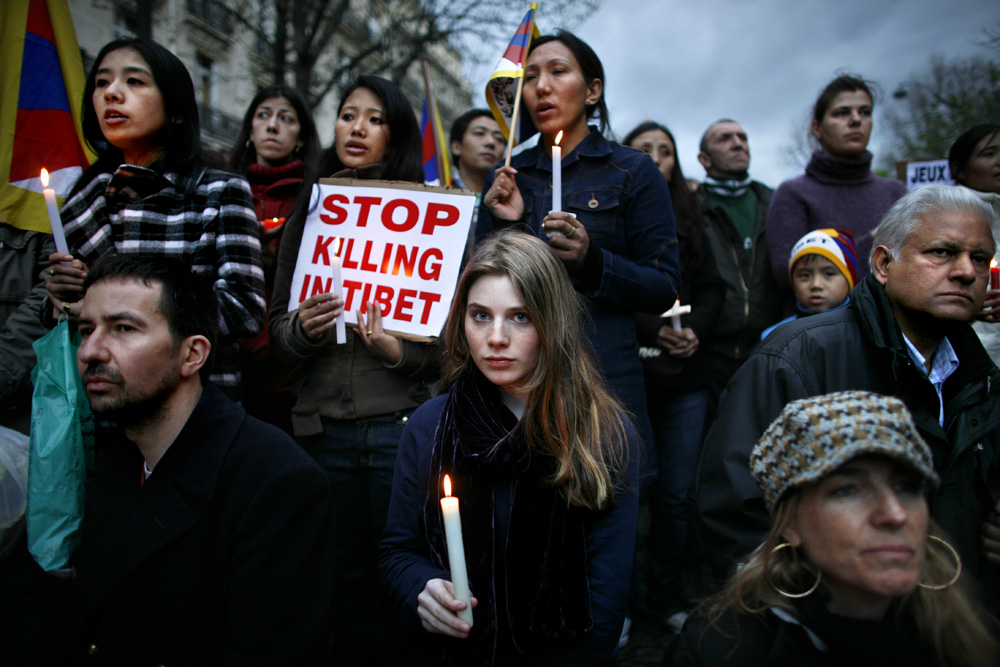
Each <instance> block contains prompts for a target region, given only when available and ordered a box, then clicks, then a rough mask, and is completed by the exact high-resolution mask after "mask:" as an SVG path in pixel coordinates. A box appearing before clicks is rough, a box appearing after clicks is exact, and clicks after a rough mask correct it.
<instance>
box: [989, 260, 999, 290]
mask: <svg viewBox="0 0 1000 667" xmlns="http://www.w3.org/2000/svg"><path fill="white" fill-rule="evenodd" d="M990 289H1000V267H998V266H997V260H996V259H992V260H990Z"/></svg>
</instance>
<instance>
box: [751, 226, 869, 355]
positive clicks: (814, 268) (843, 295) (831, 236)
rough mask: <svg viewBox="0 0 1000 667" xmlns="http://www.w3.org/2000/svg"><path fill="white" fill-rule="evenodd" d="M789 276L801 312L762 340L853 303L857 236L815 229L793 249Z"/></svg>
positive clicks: (774, 327) (769, 330)
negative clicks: (795, 322)
mask: <svg viewBox="0 0 1000 667" xmlns="http://www.w3.org/2000/svg"><path fill="white" fill-rule="evenodd" d="M788 275H789V280H790V282H791V283H792V289H793V290H794V291H795V301H796V304H795V306H796V309H797V310H798V313H797V314H795V315H792V316H791V317H788V318H786V319H784V320H782V321H780V322H778V323H777V324H775V325H774V326H772V327H769V328H767V329H765V330H764V332H763V333H762V334H761V336H760V338H761V340H764V339H765V338H767V335H768V334H770V333H771V332H772V331H774V330H775V329H777V328H778V327H780V326H781V325H782V324H785V323H786V322H791V321H792V320H797V319H798V318H800V317H806V316H808V315H815V314H816V313H822V312H826V311H828V310H838V309H840V308H843V307H845V306H846V305H847V304H848V303H850V298H849V297H848V294H849V293H850V291H851V290H852V289H854V285H855V283H857V281H858V253H857V250H856V249H855V247H854V236H853V235H852V234H851V233H850V232H849V231H846V230H843V229H814V230H813V231H811V232H809V233H808V234H806V235H805V236H803V237H802V238H801V239H799V240H798V242H797V243H796V244H795V245H794V246H793V247H792V254H791V256H790V257H789V259H788Z"/></svg>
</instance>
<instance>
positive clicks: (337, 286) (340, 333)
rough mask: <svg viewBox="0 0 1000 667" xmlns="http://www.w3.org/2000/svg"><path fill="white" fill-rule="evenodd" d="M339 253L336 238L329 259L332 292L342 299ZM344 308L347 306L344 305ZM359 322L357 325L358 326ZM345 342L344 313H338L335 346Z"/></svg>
mask: <svg viewBox="0 0 1000 667" xmlns="http://www.w3.org/2000/svg"><path fill="white" fill-rule="evenodd" d="M339 251H340V238H337V240H336V241H334V243H333V257H331V258H330V268H332V269H333V290H332V292H333V293H334V294H336V295H337V296H339V297H340V298H342V299H343V298H344V277H343V276H342V275H340V255H339V254H337V253H338V252H339ZM344 305H345V307H346V305H347V304H344ZM360 324H361V323H360V322H359V323H358V325H359V326H360ZM346 342H347V325H346V323H345V322H344V311H343V310H341V311H340V315H338V316H337V345H343V344H345V343H346Z"/></svg>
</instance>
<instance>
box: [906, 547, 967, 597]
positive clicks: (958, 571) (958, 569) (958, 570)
mask: <svg viewBox="0 0 1000 667" xmlns="http://www.w3.org/2000/svg"><path fill="white" fill-rule="evenodd" d="M927 539H928V540H934V541H935V542H940V543H941V544H943V545H944V547H945V549H947V550H948V551H950V552H951V557H952V558H954V559H955V574H954V575H953V576H952V578H951V579H949V580H948V581H946V582H945V583H943V584H917V585H918V586H920V587H921V588H926V589H927V590H929V591H943V590H944V589H946V588H951V587H952V586H954V585H955V582H957V581H958V578H959V577H960V576H962V558H961V557H960V556H959V555H958V552H957V551H955V547H953V546H951V545H950V544H948V543H947V542H946V541H944V540H943V539H941V538H940V537H937V536H935V535H928V536H927ZM927 550H928V552H930V545H928V549H927Z"/></svg>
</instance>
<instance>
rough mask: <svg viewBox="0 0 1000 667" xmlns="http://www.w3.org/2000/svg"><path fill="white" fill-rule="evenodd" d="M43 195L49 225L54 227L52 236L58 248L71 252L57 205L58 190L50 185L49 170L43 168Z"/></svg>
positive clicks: (66, 252)
mask: <svg viewBox="0 0 1000 667" xmlns="http://www.w3.org/2000/svg"><path fill="white" fill-rule="evenodd" d="M40 178H41V179H42V196H43V197H45V208H47V209H48V210H49V226H50V227H52V238H53V240H54V241H55V242H56V250H57V251H59V252H61V253H63V254H64V255H68V254H69V246H68V245H66V234H64V233H63V228H62V218H60V217H59V207H58V206H57V205H56V191H55V190H53V189H52V188H50V187H49V171H48V169H45V168H44V167H43V168H42V175H41V177H40Z"/></svg>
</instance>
